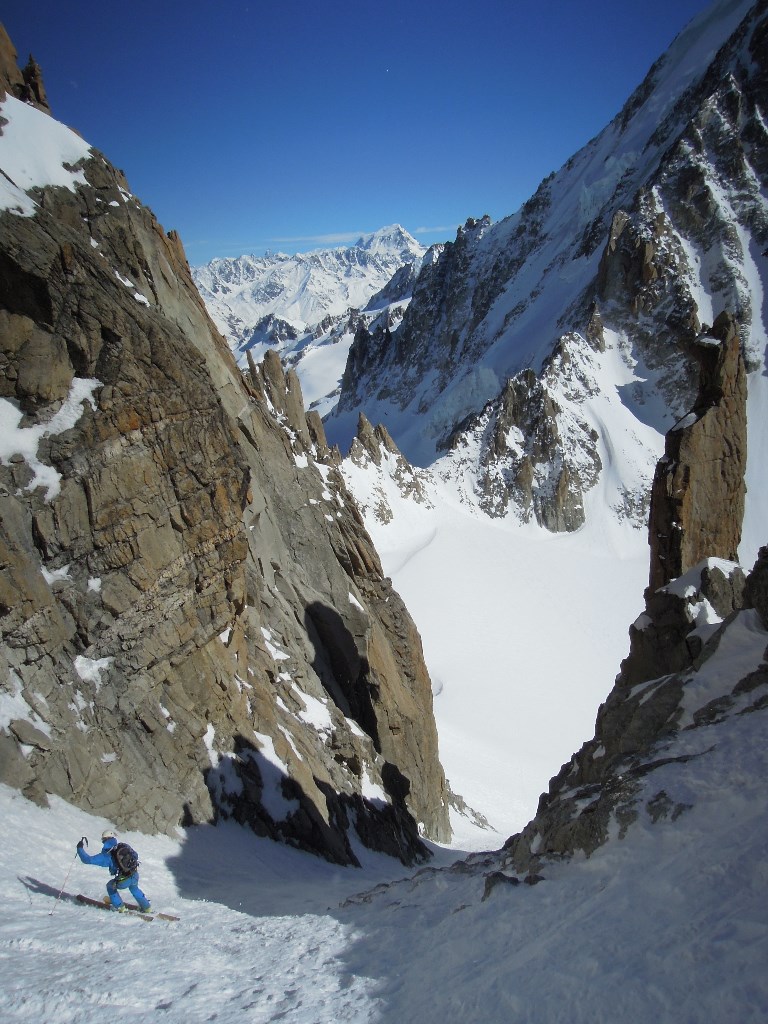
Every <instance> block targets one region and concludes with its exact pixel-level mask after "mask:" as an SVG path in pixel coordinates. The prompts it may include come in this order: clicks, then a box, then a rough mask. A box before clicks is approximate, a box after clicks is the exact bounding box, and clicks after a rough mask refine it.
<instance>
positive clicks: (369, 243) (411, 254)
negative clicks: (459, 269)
mask: <svg viewBox="0 0 768 1024" xmlns="http://www.w3.org/2000/svg"><path fill="white" fill-rule="evenodd" d="M354 247H355V248H357V249H364V250H365V251H366V252H370V253H376V254H379V255H383V256H388V255H399V256H401V257H402V259H403V261H404V262H408V261H409V260H412V259H418V258H420V257H421V256H423V255H424V252H425V249H424V246H423V245H421V244H420V243H419V242H417V241H416V239H415V238H414V237H413V235H409V234H408V232H407V231H406V230H405V228H403V227H401V226H400V225H399V224H390V226H389V227H386V228H379V230H378V231H374V232H373V234H370V235H361V236H360V238H358V240H357V241H356V242H355V246H354Z"/></svg>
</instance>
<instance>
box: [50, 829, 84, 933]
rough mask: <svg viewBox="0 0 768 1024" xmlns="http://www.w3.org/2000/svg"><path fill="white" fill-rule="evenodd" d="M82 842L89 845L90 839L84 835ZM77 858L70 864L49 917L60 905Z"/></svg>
mask: <svg viewBox="0 0 768 1024" xmlns="http://www.w3.org/2000/svg"><path fill="white" fill-rule="evenodd" d="M80 842H81V843H82V844H83V846H87V845H88V840H87V838H86V837H85V836H83V837H82V839H81V840H80ZM75 860H77V852H75ZM75 860H73V861H72V863H71V864H70V865H69V871H67V877H66V878H65V879H64V881H63V882H62V885H61V891H60V892H59V895H58V896H57V897H56V902H55V903H54V904H53V910H51V911H50V912H49V914H48V917H52V916H53V911H54V910H55V909H56V907H57V905H58V902H59V900H60V899H61V895H62V893H63V892H64V890H65V889H66V887H67V882H68V881H69V876H70V875H71V874H72V868H73V867H74V866H75Z"/></svg>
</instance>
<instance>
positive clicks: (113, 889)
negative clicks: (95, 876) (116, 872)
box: [107, 871, 149, 910]
mask: <svg viewBox="0 0 768 1024" xmlns="http://www.w3.org/2000/svg"><path fill="white" fill-rule="evenodd" d="M118 889H128V891H129V892H130V894H131V896H133V898H134V899H135V900H136V902H137V903H138V905H139V907H141V909H142V910H145V909H146V908H147V907H148V906H149V900H148V899H147V897H146V896H145V895H144V893H143V892H142V891H141V889H140V888H139V873H138V871H134V873H133V874H132V875H130V876H129V877H128V878H110V880H109V881H108V882H107V892H108V893H109V902H110V903H111V904H112V906H113V907H114V908H115V909H117V908H118V907H121V906H122V905H123V901H122V899H121V898H120V894H119V893H118V891H117V890H118Z"/></svg>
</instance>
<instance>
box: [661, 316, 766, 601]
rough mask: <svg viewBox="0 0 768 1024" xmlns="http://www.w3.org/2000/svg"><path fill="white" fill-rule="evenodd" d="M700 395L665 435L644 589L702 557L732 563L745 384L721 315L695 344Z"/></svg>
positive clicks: (731, 326) (739, 510) (730, 324)
mask: <svg viewBox="0 0 768 1024" xmlns="http://www.w3.org/2000/svg"><path fill="white" fill-rule="evenodd" d="M696 351H697V354H699V359H700V365H701V383H700V387H699V394H698V397H697V399H696V402H695V404H694V406H693V409H692V411H691V412H690V413H689V414H688V415H687V416H685V417H684V418H683V419H682V420H681V421H680V423H678V424H677V425H676V426H675V427H674V428H673V429H672V430H671V431H670V432H669V433H668V434H667V438H666V447H665V451H664V457H663V459H661V461H660V462H659V465H658V467H657V469H656V475H655V477H654V481H653V490H652V498H651V509H652V514H651V518H650V523H649V526H648V536H649V541H650V545H651V572H650V588H651V590H658V588H659V587H662V586H664V584H665V583H668V582H669V581H670V580H672V579H676V578H677V577H678V576H682V575H683V573H685V572H687V571H688V569H690V568H692V567H693V566H694V565H696V563H697V562H700V561H701V559H702V558H704V557H707V556H713V555H714V556H716V557H719V558H726V559H730V560H731V561H735V560H736V558H737V551H738V547H739V542H740V540H741V524H742V520H743V518H744V496H745V484H744V473H745V471H746V465H747V381H746V373H745V370H744V360H743V358H742V355H741V343H740V340H739V335H738V331H737V328H736V323H735V321H734V320H733V318H732V317H730V316H729V315H728V314H726V313H724V314H722V315H721V316H720V317H719V318H718V320H717V321H716V323H715V325H714V327H713V329H712V335H711V336H708V337H706V338H704V339H703V340H702V341H701V342H700V343H699V346H698V348H697V350H696Z"/></svg>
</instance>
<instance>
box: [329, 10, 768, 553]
mask: <svg viewBox="0 0 768 1024" xmlns="http://www.w3.org/2000/svg"><path fill="white" fill-rule="evenodd" d="M765 40H766V11H765V5H764V4H762V3H758V4H752V3H751V2H750V0H742V2H735V0H718V2H716V3H714V4H713V6H712V7H711V8H710V9H709V10H708V11H706V12H704V13H703V14H702V15H700V16H699V17H698V18H696V19H695V20H694V21H693V22H692V23H691V25H690V26H689V27H688V28H687V29H686V30H685V31H684V32H683V33H681V35H680V36H679V37H678V38H677V40H676V41H675V42H674V43H673V45H672V46H671V47H670V49H669V50H668V52H667V53H666V54H665V55H664V56H663V57H662V58H661V59H660V60H659V61H658V62H657V63H656V64H655V65H654V67H653V68H652V69H651V71H650V73H649V75H648V77H647V78H646V80H645V81H644V82H643V84H642V85H641V86H640V87H639V88H638V90H637V91H636V92H635V93H634V95H633V96H632V97H631V98H630V99H629V101H628V102H627V104H626V105H625V107H624V109H623V110H622V111H621V113H620V114H619V115H618V116H617V117H616V118H615V119H614V120H613V121H612V122H611V124H609V125H608V126H607V127H606V128H605V130H604V131H603V132H602V133H601V134H600V135H598V136H597V137H596V138H595V139H594V140H593V141H592V142H590V143H589V144H588V145H587V146H585V147H584V149H582V150H581V151H580V152H579V153H577V154H576V155H575V156H574V157H573V158H572V159H570V160H569V161H568V162H567V163H566V164H565V166H564V167H562V168H561V169H560V170H559V171H558V172H557V173H555V174H552V175H551V176H550V177H549V178H547V179H546V180H545V181H544V182H542V184H541V186H540V187H539V189H538V191H537V192H536V194H535V195H534V196H533V197H531V199H530V200H528V202H526V203H525V204H524V205H523V206H522V207H521V209H520V210H519V211H518V212H517V213H515V214H514V215H512V216H510V217H508V218H507V219H505V220H503V221H501V222H499V223H497V224H492V223H491V222H490V221H489V219H488V218H482V219H480V220H472V219H470V220H469V221H467V223H466V225H465V226H464V227H463V228H461V229H460V230H459V232H458V235H457V237H456V240H455V242H453V243H451V244H449V245H447V246H446V247H445V249H444V251H443V252H442V254H441V255H440V257H439V259H437V260H436V261H435V262H434V263H433V264H431V265H429V266H427V267H425V268H424V269H423V270H422V272H421V274H420V276H419V279H418V280H417V282H416V285H415V288H414V295H413V299H412V300H411V303H410V305H409V306H408V309H407V310H406V312H405V315H404V317H403V320H402V323H401V324H400V325H399V326H398V327H397V329H396V330H393V331H391V332H390V334H389V335H385V333H384V332H383V331H379V332H373V333H372V334H371V336H370V337H368V338H365V337H361V338H359V339H356V340H355V343H354V344H353V345H352V347H351V349H350V356H349V362H348V364H347V370H346V373H345V376H344V381H343V386H342V393H341V396H340V398H339V402H338V405H337V407H336V410H335V411H334V412H333V414H332V415H331V416H330V417H328V419H327V421H326V430H327V433H328V437H329V440H331V441H332V442H336V443H339V445H340V446H341V447H342V449H345V448H346V447H347V445H348V444H349V441H350V439H351V437H352V436H353V434H354V431H355V429H356V425H357V417H358V413H359V412H360V411H364V412H365V414H366V416H367V417H368V419H369V420H370V421H371V422H373V423H377V422H382V423H384V424H385V425H386V426H387V429H388V430H389V432H390V434H391V435H392V437H393V438H394V440H395V442H396V443H397V444H398V446H399V447H400V449H401V450H402V451H403V453H404V454H405V455H406V456H407V457H408V458H409V459H410V461H411V462H413V463H415V464H417V465H420V466H428V465H429V466H432V467H434V468H436V469H437V470H438V472H440V473H441V474H443V475H445V474H446V473H447V474H449V475H451V476H452V477H453V479H454V480H456V479H459V478H461V479H462V480H463V482H464V487H465V489H466V490H467V491H471V492H473V494H474V495H475V497H476V498H477V499H478V500H479V501H480V502H481V504H482V505H483V507H484V510H485V511H486V512H487V513H489V514H491V515H496V516H504V515H507V514H508V513H509V512H510V510H511V511H512V512H513V513H514V514H515V515H516V516H518V517H522V518H523V519H525V520H527V519H535V521H537V522H538V523H539V524H540V525H544V526H546V527H547V528H548V529H552V530H573V529H577V528H578V527H579V526H580V525H581V524H582V523H583V521H584V519H583V509H584V506H585V496H586V494H587V493H588V492H589V490H590V489H591V488H593V487H594V486H595V485H596V482H597V480H598V478H599V476H600V475H601V473H602V472H604V471H605V470H606V469H607V468H609V467H607V466H606V462H605V453H606V448H610V447H611V445H613V444H614V441H615V439H614V438H613V437H609V436H607V435H606V432H605V430H604V427H603V424H602V423H601V420H600V416H599V411H598V410H597V408H596V406H595V404H594V402H593V401H592V397H593V396H594V394H595V393H596V391H597V390H598V389H600V388H602V387H603V383H602V382H601V379H600V378H601V377H602V376H604V364H605V363H606V361H607V360H612V361H613V362H614V363H616V364H617V365H615V366H614V372H613V385H612V387H613V394H614V397H615V398H616V399H617V400H618V401H620V402H621V403H622V405H623V406H624V408H625V411H626V416H625V424H624V428H623V431H622V436H621V441H620V443H621V445H622V446H624V447H625V448H627V458H626V459H625V465H626V466H627V467H628V469H629V474H628V476H627V477H626V479H623V480H622V479H621V475H620V474H619V475H618V479H617V484H618V485H619V486H620V487H622V486H623V488H624V489H625V490H626V491H627V493H628V502H627V503H626V506H625V511H626V510H627V509H631V510H633V512H632V514H633V515H634V518H635V521H636V522H637V523H638V524H642V523H643V522H644V518H645V512H646V509H645V507H644V502H643V497H642V493H641V492H647V490H648V487H649V484H650V478H649V476H647V475H646V476H645V477H644V478H643V479H642V480H641V481H640V489H639V490H638V487H637V483H638V481H637V476H636V473H635V468H634V467H635V466H637V465H643V466H645V467H646V468H650V467H652V466H653V464H654V461H655V445H656V441H655V440H654V438H657V437H658V435H659V434H661V433H663V432H665V431H666V430H667V429H668V428H669V426H671V424H672V422H674V420H675V419H676V418H677V416H678V415H680V414H682V413H683V412H684V411H686V409H687V407H688V404H689V402H690V400H691V397H692V393H693V390H694V388H695V381H696V372H695V368H694V361H693V359H692V356H691V351H692V346H693V344H694V342H695V340H696V338H697V337H698V336H699V334H700V333H701V332H702V331H704V330H705V328H706V326H708V325H711V324H712V323H713V321H714V319H715V318H716V317H717V315H718V314H719V313H720V312H722V311H723V310H724V309H727V310H730V311H731V312H732V313H733V314H734V315H735V316H736V317H737V319H738V321H739V326H740V332H741V337H742V345H743V349H744V353H745V356H746V359H747V363H748V369H749V370H750V372H751V373H752V381H751V384H752V386H753V387H759V386H760V384H761V380H762V378H763V375H764V373H765V351H766V345H768V335H767V333H766V322H767V321H768V312H767V311H766V307H765V302H764V294H765V284H764V282H765V281H766V280H768V264H767V257H766V255H765V253H766V251H768V250H767V248H766V246H767V245H768V199H767V198H766V196H768V165H767V164H766V161H765V152H766V147H767V146H768V133H767V131H766V123H765V113H764V112H765V110H766V109H768V87H767V86H766V81H768V75H767V74H766V61H768V57H767V56H766V54H767V52H768V47H767V46H766V45H765ZM619 363H620V364H622V365H621V366H619V365H618V364H619ZM755 407H757V406H755ZM648 428H650V430H649V429H648ZM764 429H765V427H764V423H759V422H756V421H754V419H753V422H752V424H751V430H752V432H753V435H754V442H753V449H754V450H758V449H759V448H760V444H759V437H760V435H761V433H762V432H764ZM609 458H610V455H609ZM446 460H447V461H446ZM610 471H611V473H613V474H616V472H617V466H616V464H615V463H611V464H610ZM762 514H763V517H764V516H765V515H766V514H768V509H766V508H764V509H763V513H762ZM752 554H754V551H753V552H752Z"/></svg>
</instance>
